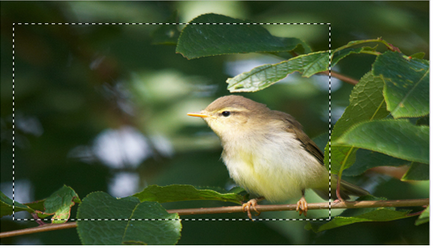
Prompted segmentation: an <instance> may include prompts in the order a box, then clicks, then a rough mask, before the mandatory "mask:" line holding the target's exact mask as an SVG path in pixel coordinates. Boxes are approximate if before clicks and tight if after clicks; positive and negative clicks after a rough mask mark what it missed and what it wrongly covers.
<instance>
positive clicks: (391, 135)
mask: <svg viewBox="0 0 434 248" xmlns="http://www.w3.org/2000/svg"><path fill="white" fill-rule="evenodd" d="M335 143H336V144H338V145H342V146H354V147H359V148H364V149H369V150H372V151H376V152H381V153H384V154H387V155H389V156H394V157H397V158H401V159H405V160H409V161H417V162H421V163H426V164H427V163H429V127H427V126H416V125H413V124H411V123H410V122H409V121H407V120H393V119H388V120H375V121H368V122H364V123H360V124H358V125H356V126H354V127H352V128H351V129H350V130H348V131H347V132H346V133H345V134H343V135H342V136H341V137H340V138H339V139H337V140H336V141H335Z"/></svg>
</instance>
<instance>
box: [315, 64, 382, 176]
mask: <svg viewBox="0 0 434 248" xmlns="http://www.w3.org/2000/svg"><path fill="white" fill-rule="evenodd" d="M383 86H384V84H383V81H382V80H381V79H380V78H379V77H374V76H373V75H372V72H368V73H366V74H365V75H364V76H363V77H362V78H361V79H360V81H359V83H358V84H357V85H356V86H354V88H353V90H352V91H351V94H350V104H349V105H348V107H347V108H346V109H345V111H344V113H343V114H342V116H341V118H340V119H339V120H338V121H337V122H336V124H335V126H334V127H333V132H332V147H331V150H332V173H338V171H339V169H340V168H341V166H343V168H344V169H346V168H348V167H350V166H351V165H352V164H353V163H354V162H355V161H356V152H357V148H351V147H343V146H340V145H339V144H336V142H334V141H335V140H337V139H338V138H339V137H340V136H341V135H342V134H343V133H344V132H345V131H346V130H348V129H349V128H350V127H352V126H354V125H355V124H357V123H360V122H363V121H367V120H374V119H381V118H384V117H386V116H387V115H388V114H389V112H388V111H387V109H386V103H385V101H384V97H383V93H382V91H383ZM328 150H329V148H328V144H327V147H326V149H325V152H324V155H325V156H324V163H325V164H328V161H329V155H328Z"/></svg>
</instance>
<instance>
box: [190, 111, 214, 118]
mask: <svg viewBox="0 0 434 248" xmlns="http://www.w3.org/2000/svg"><path fill="white" fill-rule="evenodd" d="M187 115H188V116H193V117H202V118H206V117H209V115H207V114H204V113H202V112H199V113H187Z"/></svg>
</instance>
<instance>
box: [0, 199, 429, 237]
mask: <svg viewBox="0 0 434 248" xmlns="http://www.w3.org/2000/svg"><path fill="white" fill-rule="evenodd" d="M427 205H429V198H426V199H410V200H391V201H346V202H342V201H341V202H337V203H332V204H331V208H332V209H338V208H377V207H416V206H427ZM296 208H297V205H296V204H283V205H257V206H256V209H257V210H258V211H259V212H267V211H288V210H295V209H296ZM328 208H329V203H328V202H321V203H310V204H308V209H309V210H314V209H328ZM167 212H168V213H178V214H179V215H180V216H182V215H194V214H221V213H241V212H244V211H243V209H242V206H230V207H217V208H191V209H169V210H167ZM418 213H419V214H420V213H421V212H418ZM409 215H412V214H409ZM75 227H77V222H68V223H64V224H46V225H43V226H38V227H32V228H26V229H22V230H15V231H10V232H2V233H0V238H7V237H13V236H19V235H25V234H31V233H38V232H47V231H54V230H61V229H68V228H75Z"/></svg>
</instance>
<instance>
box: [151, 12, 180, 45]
mask: <svg viewBox="0 0 434 248" xmlns="http://www.w3.org/2000/svg"><path fill="white" fill-rule="evenodd" d="M166 23H174V24H176V23H178V12H177V11H174V12H173V14H172V15H171V16H170V17H169V19H167V21H166ZM179 35H180V32H179V30H178V25H158V28H157V29H155V30H154V32H152V34H151V37H152V44H153V45H176V44H177V43H178V37H179Z"/></svg>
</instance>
